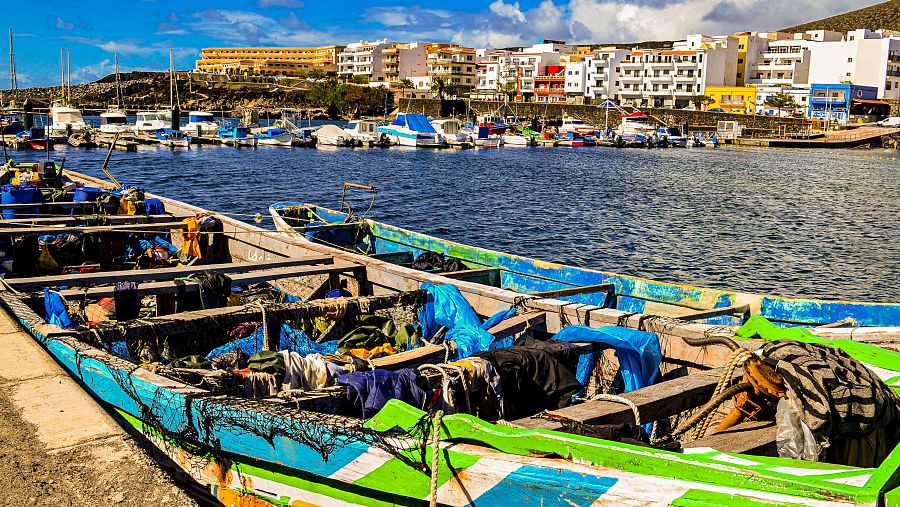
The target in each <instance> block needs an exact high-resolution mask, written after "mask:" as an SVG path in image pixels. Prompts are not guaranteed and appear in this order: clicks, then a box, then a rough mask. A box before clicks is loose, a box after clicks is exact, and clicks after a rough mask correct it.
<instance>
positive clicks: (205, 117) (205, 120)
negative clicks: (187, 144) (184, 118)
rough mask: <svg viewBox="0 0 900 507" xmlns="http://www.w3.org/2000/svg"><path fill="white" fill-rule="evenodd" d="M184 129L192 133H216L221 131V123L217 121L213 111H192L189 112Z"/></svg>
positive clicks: (199, 134)
mask: <svg viewBox="0 0 900 507" xmlns="http://www.w3.org/2000/svg"><path fill="white" fill-rule="evenodd" d="M184 130H186V131H187V132H188V133H191V134H197V135H198V136H202V135H215V134H216V132H218V131H219V124H218V123H216V120H215V117H214V116H213V114H212V113H207V112H206V111H190V112H189V113H188V122H187V124H186V125H185V126H184Z"/></svg>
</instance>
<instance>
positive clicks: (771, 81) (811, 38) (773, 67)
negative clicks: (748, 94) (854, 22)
mask: <svg viewBox="0 0 900 507" xmlns="http://www.w3.org/2000/svg"><path fill="white" fill-rule="evenodd" d="M785 36H786V37H790V38H782V37H785ZM768 37H769V39H770V40H769V43H768V44H767V45H766V47H765V48H763V49H762V50H761V52H759V53H757V56H756V63H755V64H754V65H752V66H751V67H750V70H749V72H748V74H747V79H746V83H747V84H748V85H757V86H788V87H790V86H796V85H804V84H809V83H810V76H809V73H810V64H811V61H812V52H813V50H814V48H815V47H816V46H818V45H820V44H821V43H824V42H830V41H840V40H841V34H840V33H838V32H831V31H828V30H812V31H809V32H804V33H797V34H793V36H791V35H789V34H769V36H768Z"/></svg>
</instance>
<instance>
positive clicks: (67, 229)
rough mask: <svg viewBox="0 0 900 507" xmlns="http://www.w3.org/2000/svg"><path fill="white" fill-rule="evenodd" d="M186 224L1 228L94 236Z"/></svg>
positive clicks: (0, 229) (14, 231)
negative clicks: (96, 234) (103, 233)
mask: <svg viewBox="0 0 900 507" xmlns="http://www.w3.org/2000/svg"><path fill="white" fill-rule="evenodd" d="M2 225H3V222H0V226H2ZM184 227H185V224H184V223H183V222H181V221H177V222H176V221H169V222H154V223H147V224H134V225H132V224H118V225H91V226H86V227H66V226H63V227H57V226H43V227H30V228H28V229H23V228H21V227H0V234H22V233H25V232H27V233H29V234H63V233H76V232H80V233H85V234H93V233H98V232H116V231H122V232H148V233H149V232H155V231H164V230H170V229H179V230H181V229H184Z"/></svg>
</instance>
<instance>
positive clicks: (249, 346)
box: [206, 324, 337, 359]
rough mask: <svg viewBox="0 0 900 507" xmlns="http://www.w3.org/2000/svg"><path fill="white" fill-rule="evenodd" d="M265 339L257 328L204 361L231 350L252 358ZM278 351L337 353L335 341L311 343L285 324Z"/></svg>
mask: <svg viewBox="0 0 900 507" xmlns="http://www.w3.org/2000/svg"><path fill="white" fill-rule="evenodd" d="M265 339H266V337H265V335H264V334H263V328H262V326H259V328H258V329H257V330H256V331H254V332H252V333H250V335H249V336H245V337H244V338H239V339H237V340H232V341H230V342H228V343H226V344H224V345H221V346H219V347H216V348H215V349H213V350H212V351H211V352H210V353H209V354H207V355H206V359H214V358H216V357H219V356H221V355H222V354H224V353H226V352H231V351H233V350H241V351H243V352H244V353H245V354H247V355H248V356H252V355H253V354H256V353H257V352H259V351H260V350H263V345H264V343H265ZM278 350H290V351H291V352H296V353H298V354H300V355H301V356H306V355H307V354H334V353H336V352H337V340H335V341H330V342H322V343H318V342H315V341H313V340H312V339H311V338H310V337H309V336H308V335H307V334H306V333H304V332H303V331H301V330H300V329H294V328H292V327H291V326H289V325H287V324H282V326H281V338H280V342H279V344H278Z"/></svg>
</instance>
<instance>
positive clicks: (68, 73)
mask: <svg viewBox="0 0 900 507" xmlns="http://www.w3.org/2000/svg"><path fill="white" fill-rule="evenodd" d="M66 102H72V50H71V49H67V50H66Z"/></svg>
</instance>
